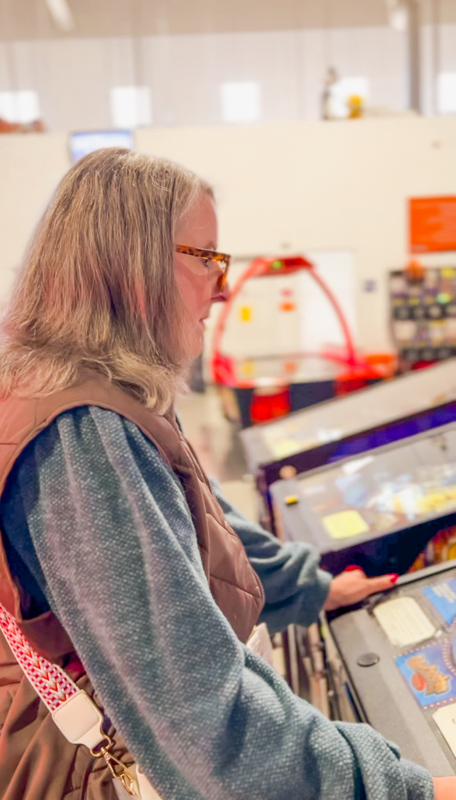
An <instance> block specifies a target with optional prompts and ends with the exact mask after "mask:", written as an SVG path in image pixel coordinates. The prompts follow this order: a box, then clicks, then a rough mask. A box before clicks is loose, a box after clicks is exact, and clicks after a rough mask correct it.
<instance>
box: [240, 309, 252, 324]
mask: <svg viewBox="0 0 456 800" xmlns="http://www.w3.org/2000/svg"><path fill="white" fill-rule="evenodd" d="M239 315H240V317H241V322H251V321H252V308H251V306H241V308H240V309H239Z"/></svg>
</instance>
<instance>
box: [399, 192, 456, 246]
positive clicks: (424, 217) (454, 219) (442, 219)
mask: <svg viewBox="0 0 456 800" xmlns="http://www.w3.org/2000/svg"><path fill="white" fill-rule="evenodd" d="M409 203H410V205H409V219H410V252H411V253H435V252H437V251H441V250H456V196H446V197H412V198H411V199H410V201H409Z"/></svg>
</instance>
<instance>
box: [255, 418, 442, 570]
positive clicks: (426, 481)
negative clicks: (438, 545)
mask: <svg viewBox="0 0 456 800" xmlns="http://www.w3.org/2000/svg"><path fill="white" fill-rule="evenodd" d="M270 488H271V496H272V505H273V513H274V519H275V530H276V532H277V533H278V535H279V536H280V538H282V539H283V540H288V541H290V540H291V541H302V542H307V543H309V544H311V545H312V546H313V547H314V548H316V550H317V551H318V552H319V554H320V557H321V564H322V567H323V568H325V569H327V570H329V571H330V572H332V573H333V574H338V573H339V572H341V571H342V570H344V569H345V568H346V567H347V566H349V565H352V564H357V565H358V566H360V567H362V568H363V569H364V571H365V572H366V574H367V575H370V576H373V575H380V574H383V573H386V572H397V573H399V574H402V573H404V572H406V571H407V570H408V569H410V567H411V566H412V564H413V562H414V561H415V559H416V557H417V556H418V554H419V553H420V552H421V551H422V550H423V549H424V548H425V547H426V545H427V544H428V542H429V541H430V540H431V539H432V538H433V537H434V536H435V535H436V533H438V532H439V531H441V530H444V529H446V528H449V527H450V526H452V525H454V524H455V523H456V423H454V422H453V423H450V424H449V425H445V426H442V427H441V428H438V429H436V430H431V431H427V432H425V433H422V434H418V435H416V436H413V437H410V438H408V439H404V440H401V441H399V442H394V443H393V444H390V445H386V446H384V447H379V448H376V449H375V450H370V451H367V452H365V453H362V454H361V455H355V456H351V457H350V458H347V459H344V460H342V461H339V462H337V463H335V464H330V465H327V466H325V467H320V468H318V469H316V470H311V471H309V472H304V473H303V474H301V475H298V476H296V477H295V478H291V479H288V480H280V481H277V482H276V483H275V484H273V485H272V486H271V487H270Z"/></svg>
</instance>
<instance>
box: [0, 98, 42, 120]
mask: <svg viewBox="0 0 456 800" xmlns="http://www.w3.org/2000/svg"><path fill="white" fill-rule="evenodd" d="M40 116H41V114H40V100H39V96H38V92H33V91H23V92H0V117H2V118H3V119H5V120H6V121H7V122H21V123H23V124H27V123H29V122H35V120H37V119H39V118H40Z"/></svg>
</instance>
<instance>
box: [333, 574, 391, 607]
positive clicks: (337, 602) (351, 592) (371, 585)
mask: <svg viewBox="0 0 456 800" xmlns="http://www.w3.org/2000/svg"><path fill="white" fill-rule="evenodd" d="M398 577H399V575H397V574H396V573H393V574H390V575H381V576H380V577H379V578H367V577H366V574H365V573H364V572H363V570H362V569H361V567H347V569H346V570H344V572H341V573H340V575H337V576H336V577H335V578H333V579H332V581H331V585H330V587H329V594H328V596H327V598H326V602H325V604H324V606H323V608H324V610H325V611H334V610H335V609H336V608H343V607H344V606H352V605H354V604H355V603H359V602H360V601H361V600H364V598H365V597H369V595H370V594H375V593H376V592H384V591H386V590H387V589H391V586H392V585H393V584H395V583H396V581H397V579H398Z"/></svg>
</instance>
